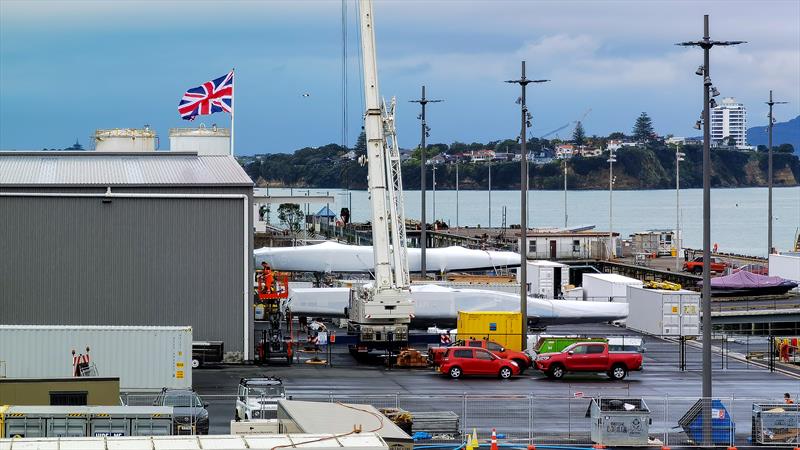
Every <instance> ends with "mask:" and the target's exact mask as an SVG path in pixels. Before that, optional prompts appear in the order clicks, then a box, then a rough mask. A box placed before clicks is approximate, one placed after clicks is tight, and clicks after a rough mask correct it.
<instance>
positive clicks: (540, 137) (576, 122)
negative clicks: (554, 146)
mask: <svg viewBox="0 0 800 450" xmlns="http://www.w3.org/2000/svg"><path fill="white" fill-rule="evenodd" d="M590 112H592V108H589V109H587V110H586V112H584V113H583V115H582V116H581V117H580V119H576V120H573V121H572V122H569V123H566V124H564V125H562V126H560V127H558V128H556V129H555V130H553V131H551V132H549V133H545V134H543V135H541V136H539V139H544V138H546V137H547V136H552V135H554V134H556V133H558V132H559V131H561V130H563V129H564V128H567V127H569V126H570V125H571V126H578V122H582V121H583V119H585V118H586V116H588V115H589V113H590Z"/></svg>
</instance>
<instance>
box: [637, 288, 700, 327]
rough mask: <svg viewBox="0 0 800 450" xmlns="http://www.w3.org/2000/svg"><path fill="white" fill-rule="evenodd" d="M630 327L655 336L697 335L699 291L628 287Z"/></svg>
mask: <svg viewBox="0 0 800 450" xmlns="http://www.w3.org/2000/svg"><path fill="white" fill-rule="evenodd" d="M626 325H627V327H628V328H630V329H631V330H636V331H641V332H643V333H648V334H652V335H656V336H697V335H699V334H700V294H699V293H697V292H694V291H687V290H679V291H669V290H664V289H645V288H643V287H641V286H628V319H627V321H626Z"/></svg>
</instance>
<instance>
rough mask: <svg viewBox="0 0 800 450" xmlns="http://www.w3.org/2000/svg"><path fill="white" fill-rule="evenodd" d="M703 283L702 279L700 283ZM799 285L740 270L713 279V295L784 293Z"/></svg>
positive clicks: (736, 295) (778, 278) (732, 295)
mask: <svg viewBox="0 0 800 450" xmlns="http://www.w3.org/2000/svg"><path fill="white" fill-rule="evenodd" d="M699 285H700V286H702V285H703V283H702V281H701V282H700V283H699ZM796 287H797V283H795V282H794V281H790V280H786V279H783V278H781V277H769V276H766V275H759V274H756V273H751V272H746V271H743V270H742V271H739V272H736V273H734V274H731V275H726V276H724V277H716V278H712V279H711V296H712V297H742V296H758V295H782V294H785V293H787V292H789V291H790V290H792V289H794V288H796Z"/></svg>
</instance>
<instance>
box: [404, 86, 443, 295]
mask: <svg viewBox="0 0 800 450" xmlns="http://www.w3.org/2000/svg"><path fill="white" fill-rule="evenodd" d="M409 101H410V102H411V103H419V105H420V106H421V107H422V112H421V113H420V115H419V116H417V118H418V119H420V121H421V129H422V142H421V143H420V154H419V191H420V196H421V197H420V206H419V207H420V222H421V224H420V225H421V226H420V235H419V246H420V249H421V250H422V251H421V253H422V254H421V255H420V261H419V262H420V270H421V272H422V273H421V274H420V276H422V278H423V279H424V278H425V276H426V275H427V274H426V270H425V269H426V268H427V267H426V263H425V247H426V246H427V244H428V241H427V238H428V237H427V233H426V231H427V228H428V223H427V221H426V220H425V209H426V208H425V159H426V158H425V138H426V137H428V136H429V133H428V132H429V131H430V130H431V129H430V128H428V124H427V122H425V105H427V104H428V103H439V102H442V101H443V100H430V99H427V98H425V86H422V97H420V98H419V100H409Z"/></svg>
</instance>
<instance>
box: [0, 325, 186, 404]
mask: <svg viewBox="0 0 800 450" xmlns="http://www.w3.org/2000/svg"><path fill="white" fill-rule="evenodd" d="M86 347H89V349H90V351H89V356H90V358H91V362H92V363H93V364H94V365H95V366H96V368H97V375H99V376H103V377H119V385H120V390H123V391H154V390H161V388H163V387H168V388H191V387H192V368H191V359H192V327H135V326H82V325H0V361H4V362H5V367H6V376H7V377H9V378H49V377H71V376H73V366H72V351H73V350H75V353H76V354H81V353H86Z"/></svg>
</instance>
